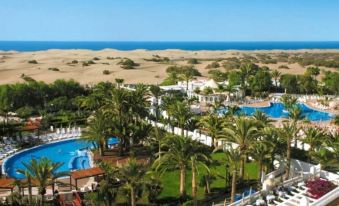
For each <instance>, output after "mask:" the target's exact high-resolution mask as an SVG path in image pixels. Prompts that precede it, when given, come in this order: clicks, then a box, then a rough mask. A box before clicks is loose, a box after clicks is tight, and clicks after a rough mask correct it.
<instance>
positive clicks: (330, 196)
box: [310, 187, 339, 206]
mask: <svg viewBox="0 0 339 206" xmlns="http://www.w3.org/2000/svg"><path fill="white" fill-rule="evenodd" d="M337 198H339V187H336V188H335V189H334V190H332V191H331V192H329V193H327V194H326V195H324V196H322V197H321V198H319V199H318V200H317V201H315V202H313V203H311V204H310V206H325V205H328V204H329V203H331V202H333V201H334V200H336V199H337Z"/></svg>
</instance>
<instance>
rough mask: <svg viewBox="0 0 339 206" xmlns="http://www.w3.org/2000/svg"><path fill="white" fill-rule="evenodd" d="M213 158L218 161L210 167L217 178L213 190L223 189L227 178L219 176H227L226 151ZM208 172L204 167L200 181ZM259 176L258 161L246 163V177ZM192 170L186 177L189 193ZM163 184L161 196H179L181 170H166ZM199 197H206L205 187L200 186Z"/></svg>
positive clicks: (215, 154)
mask: <svg viewBox="0 0 339 206" xmlns="http://www.w3.org/2000/svg"><path fill="white" fill-rule="evenodd" d="M212 158H213V160H217V161H218V163H216V164H214V165H213V166H212V167H210V170H211V172H212V174H214V175H215V176H216V179H215V180H214V181H213V183H212V190H221V189H223V188H225V180H224V179H223V178H221V177H219V176H225V154H224V153H213V154H212ZM205 173H206V170H205V169H204V168H201V169H200V171H199V175H198V181H199V180H200V178H201V176H202V175H204V174H205ZM257 176H258V166H257V164H256V163H254V162H251V163H246V165H245V179H257ZM191 178H192V174H191V171H188V172H187V179H186V190H187V194H188V195H191ZM161 180H162V184H163V187H164V189H163V191H162V193H161V195H160V197H159V199H162V198H165V199H167V198H169V199H172V198H177V197H178V196H179V171H171V172H166V173H164V174H163V175H162V177H161ZM198 197H199V199H203V198H204V188H202V187H198Z"/></svg>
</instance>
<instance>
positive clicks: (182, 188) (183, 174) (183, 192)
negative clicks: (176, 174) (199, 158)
mask: <svg viewBox="0 0 339 206" xmlns="http://www.w3.org/2000/svg"><path fill="white" fill-rule="evenodd" d="M185 186H186V167H185V166H184V167H182V168H181V169H180V199H181V200H184V199H185V198H186V188H185Z"/></svg>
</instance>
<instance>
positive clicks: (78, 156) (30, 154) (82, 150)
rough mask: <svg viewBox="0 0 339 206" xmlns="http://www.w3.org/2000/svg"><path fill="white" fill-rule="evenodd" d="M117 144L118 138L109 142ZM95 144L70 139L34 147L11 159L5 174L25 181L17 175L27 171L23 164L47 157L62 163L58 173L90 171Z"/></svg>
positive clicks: (7, 161) (113, 138) (5, 163)
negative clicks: (91, 150)
mask: <svg viewBox="0 0 339 206" xmlns="http://www.w3.org/2000/svg"><path fill="white" fill-rule="evenodd" d="M108 141H109V142H111V143H112V144H117V143H118V142H119V141H118V139H117V138H115V137H112V138H110V139H109V140H108ZM93 147H94V144H93V143H91V142H87V141H83V140H81V139H69V140H64V141H59V142H54V143H49V144H45V145H40V146H37V147H33V148H30V149H27V150H24V151H22V152H19V153H17V154H14V155H13V156H11V157H9V158H8V159H7V160H6V161H5V162H4V165H3V172H4V173H6V174H7V175H8V176H9V177H11V178H16V179H23V178H25V176H24V175H22V174H19V173H17V169H25V167H24V165H23V164H22V162H29V161H30V160H31V159H33V158H35V159H39V158H42V157H47V158H48V159H50V160H52V161H53V162H62V163H63V165H62V166H61V167H60V168H59V169H58V170H57V172H68V171H72V170H81V169H88V168H90V167H91V159H90V155H89V152H88V150H89V149H91V148H93Z"/></svg>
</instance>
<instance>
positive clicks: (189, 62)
mask: <svg viewBox="0 0 339 206" xmlns="http://www.w3.org/2000/svg"><path fill="white" fill-rule="evenodd" d="M187 63H188V64H199V61H198V59H195V58H192V59H189V60H187Z"/></svg>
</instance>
